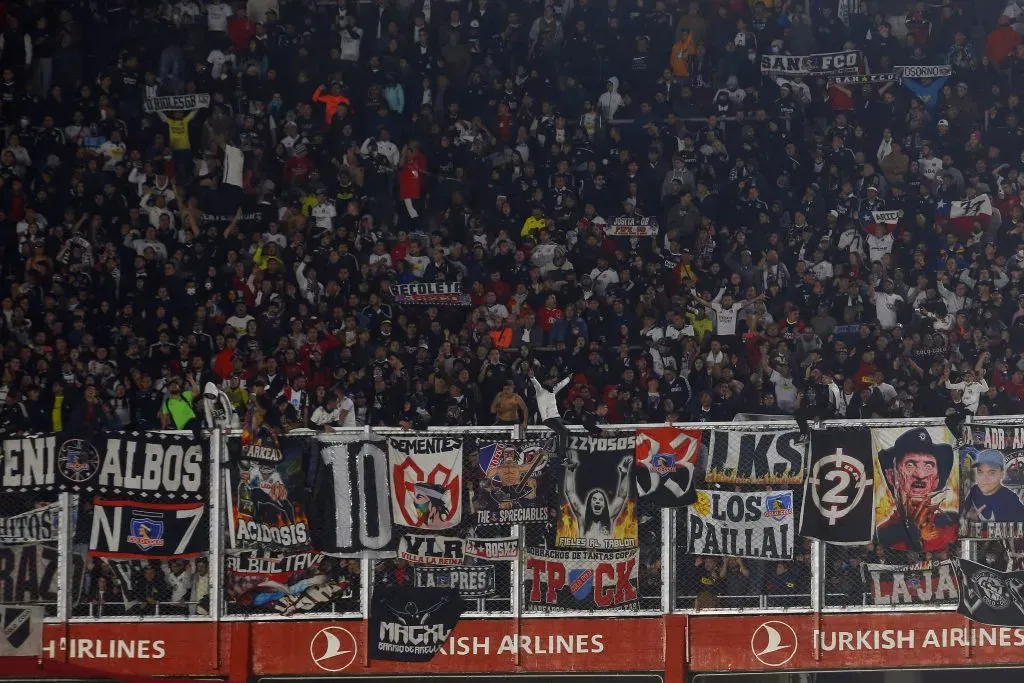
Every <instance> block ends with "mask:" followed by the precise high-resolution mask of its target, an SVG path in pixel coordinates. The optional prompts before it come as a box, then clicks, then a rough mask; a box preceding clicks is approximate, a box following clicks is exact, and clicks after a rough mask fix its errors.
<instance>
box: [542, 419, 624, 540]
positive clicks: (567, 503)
mask: <svg viewBox="0 0 1024 683" xmlns="http://www.w3.org/2000/svg"><path fill="white" fill-rule="evenodd" d="M635 449H636V437H635V436H633V435H630V436H623V437H608V438H604V437H594V436H575V435H574V436H570V437H569V447H568V449H567V452H566V463H565V474H564V481H563V484H562V494H563V499H562V503H561V507H560V510H559V513H558V526H557V528H556V532H555V545H556V546H557V547H559V548H573V549H589V550H621V549H625V548H635V547H636V546H637V516H636V495H635V492H634V490H633V486H632V480H631V477H630V471H631V468H632V465H633V459H634V457H635Z"/></svg>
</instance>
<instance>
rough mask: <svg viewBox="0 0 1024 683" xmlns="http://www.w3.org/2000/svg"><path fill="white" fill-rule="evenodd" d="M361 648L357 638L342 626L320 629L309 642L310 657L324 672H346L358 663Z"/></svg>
mask: <svg viewBox="0 0 1024 683" xmlns="http://www.w3.org/2000/svg"><path fill="white" fill-rule="evenodd" d="M358 651H359V646H358V644H357V643H356V638H355V636H353V635H352V633H351V632H349V630H348V629H346V628H342V627H341V626H328V627H327V628H323V629H320V631H319V632H317V634H316V635H315V636H313V640H311V641H309V656H310V658H311V659H312V660H313V663H314V664H316V665H317V666H318V667H320V668H321V669H323V670H324V671H330V672H332V673H336V672H338V671H344V670H345V669H347V668H348V667H350V666H352V662H354V661H356V653H357V652H358Z"/></svg>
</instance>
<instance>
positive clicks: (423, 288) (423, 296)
mask: <svg viewBox="0 0 1024 683" xmlns="http://www.w3.org/2000/svg"><path fill="white" fill-rule="evenodd" d="M391 296H393V297H394V298H395V303H396V304H412V305H417V306H469V305H470V298H469V295H468V294H464V293H463V292H462V283H461V282H415V283H412V284H408V285H391Z"/></svg>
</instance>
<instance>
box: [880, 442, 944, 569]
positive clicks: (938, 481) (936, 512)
mask: <svg viewBox="0 0 1024 683" xmlns="http://www.w3.org/2000/svg"><path fill="white" fill-rule="evenodd" d="M871 441H872V450H873V451H874V457H875V467H874V470H875V485H874V489H875V490H874V494H875V536H876V538H877V539H878V542H879V543H880V544H881V545H883V546H885V547H886V548H889V549H891V550H904V551H915V552H936V551H940V550H945V549H946V548H947V547H949V545H950V544H952V543H954V542H955V541H956V537H957V527H958V519H957V518H958V515H959V511H960V496H959V488H958V487H959V480H960V468H959V467H958V466H957V463H956V458H955V456H954V454H953V447H952V446H951V445H950V444H951V443H952V441H953V436H952V434H950V433H949V430H948V429H946V428H945V427H916V428H914V429H906V428H884V429H872V430H871Z"/></svg>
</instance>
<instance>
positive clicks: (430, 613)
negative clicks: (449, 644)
mask: <svg viewBox="0 0 1024 683" xmlns="http://www.w3.org/2000/svg"><path fill="white" fill-rule="evenodd" d="M462 606H463V603H462V598H460V597H459V593H458V591H457V590H455V589H453V588H399V587H389V588H380V589H377V590H375V591H374V592H373V600H372V601H371V602H370V624H369V630H370V632H369V634H368V635H369V648H370V659H390V660H394V661H399V662H429V661H430V660H431V659H433V657H434V655H436V654H437V653H438V652H440V650H441V648H442V647H443V646H444V644H445V641H447V640H448V636H449V635H450V634H451V632H452V630H453V629H454V628H455V625H456V624H457V623H458V622H459V617H460V616H462Z"/></svg>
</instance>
